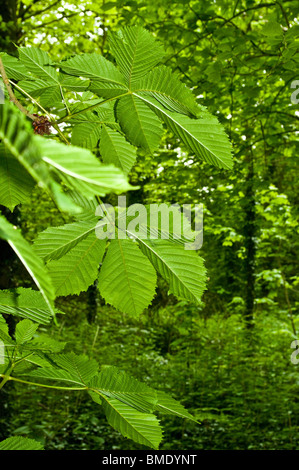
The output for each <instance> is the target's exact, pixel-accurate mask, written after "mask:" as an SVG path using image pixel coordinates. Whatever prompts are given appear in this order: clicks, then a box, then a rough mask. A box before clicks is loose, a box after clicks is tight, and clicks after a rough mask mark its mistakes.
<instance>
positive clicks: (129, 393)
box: [89, 366, 157, 413]
mask: <svg viewBox="0 0 299 470" xmlns="http://www.w3.org/2000/svg"><path fill="white" fill-rule="evenodd" d="M89 386H90V388H91V389H94V390H95V391H97V392H98V393H100V395H101V396H105V397H108V398H109V397H110V398H116V399H117V400H119V401H121V402H123V403H126V404H127V405H129V406H132V407H133V408H135V409H136V410H138V411H140V412H143V413H151V412H152V411H153V410H154V408H155V406H156V405H157V396H156V391H155V390H153V389H152V388H150V387H148V386H147V385H145V384H143V383H141V382H139V381H138V380H136V379H135V378H133V377H130V376H129V375H128V374H126V373H125V372H123V371H120V370H119V369H117V368H116V367H112V366H109V367H105V368H104V369H103V370H101V372H100V374H98V375H97V376H95V377H94V378H93V380H92V381H91V382H90V384H89ZM91 393H92V392H91ZM93 393H94V392H93ZM95 395H96V394H94V395H92V397H94V396H95Z"/></svg>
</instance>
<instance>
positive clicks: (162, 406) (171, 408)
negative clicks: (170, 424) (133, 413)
mask: <svg viewBox="0 0 299 470" xmlns="http://www.w3.org/2000/svg"><path fill="white" fill-rule="evenodd" d="M157 399H158V403H157V405H156V406H155V410H156V411H159V412H160V413H163V414H165V415H175V416H179V417H180V418H187V419H191V420H192V421H195V422H197V420H196V419H195V418H194V417H193V416H192V415H191V414H190V413H188V411H187V410H186V409H185V408H184V407H183V405H181V404H180V403H179V402H178V401H176V400H175V399H174V398H171V397H170V396H169V395H168V394H167V393H164V392H162V391H157Z"/></svg>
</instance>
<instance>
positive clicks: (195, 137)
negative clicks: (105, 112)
mask: <svg viewBox="0 0 299 470" xmlns="http://www.w3.org/2000/svg"><path fill="white" fill-rule="evenodd" d="M137 96H139V98H140V99H141V100H143V101H144V102H147V104H148V105H149V106H150V108H151V109H152V110H154V111H155V113H156V114H157V116H159V117H160V119H162V120H163V121H164V122H165V124H166V125H167V127H168V129H170V130H171V131H172V132H173V133H174V134H175V135H176V136H177V137H179V139H180V140H181V141H182V142H184V144H185V145H186V146H187V148H188V149H189V150H191V152H193V153H194V154H195V155H196V156H197V157H199V158H201V159H202V160H204V161H206V162H207V163H210V164H212V165H215V166H216V167H218V168H225V169H230V168H232V164H233V161H232V156H231V144H230V142H229V140H228V137H227V135H226V134H225V131H224V129H223V127H222V126H221V124H220V123H219V122H218V120H217V118H216V117H214V116H212V115H211V114H209V113H208V112H207V111H206V110H203V111H202V117H200V118H198V119H191V118H189V117H188V116H184V115H182V114H179V113H173V112H171V111H168V110H167V109H166V108H164V107H163V106H161V104H160V103H159V102H158V101H157V100H155V99H154V98H151V97H146V96H143V95H142V94H140V95H138V94H137Z"/></svg>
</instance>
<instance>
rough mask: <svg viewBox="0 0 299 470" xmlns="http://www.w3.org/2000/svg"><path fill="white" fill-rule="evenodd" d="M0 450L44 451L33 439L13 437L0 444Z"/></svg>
mask: <svg viewBox="0 0 299 470" xmlns="http://www.w3.org/2000/svg"><path fill="white" fill-rule="evenodd" d="M0 450H44V447H43V445H42V444H41V443H40V442H37V441H35V440H33V439H28V438H27V437H21V436H13V437H9V438H8V439H5V440H4V441H2V442H0Z"/></svg>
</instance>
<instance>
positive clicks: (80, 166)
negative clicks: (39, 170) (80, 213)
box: [36, 136, 133, 197]
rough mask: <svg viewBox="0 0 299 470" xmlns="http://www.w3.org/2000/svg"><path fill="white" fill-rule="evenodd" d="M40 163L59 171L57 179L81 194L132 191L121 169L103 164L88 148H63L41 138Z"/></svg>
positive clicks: (61, 145)
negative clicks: (41, 156) (41, 160)
mask: <svg viewBox="0 0 299 470" xmlns="http://www.w3.org/2000/svg"><path fill="white" fill-rule="evenodd" d="M36 137H37V136H36ZM39 146H40V149H41V152H42V155H43V161H44V162H46V163H47V164H48V165H49V166H50V168H53V169H55V170H57V171H58V173H59V175H60V177H61V178H62V179H63V180H64V181H65V182H66V183H67V184H68V185H70V186H71V188H73V189H76V190H79V191H80V192H81V193H82V194H83V195H86V196H92V197H93V196H94V195H105V194H107V193H108V192H111V191H114V192H123V191H128V190H129V189H133V186H131V185H130V184H129V183H128V181H127V178H126V177H125V175H124V174H123V173H122V172H121V170H120V169H118V168H116V167H113V166H112V165H111V166H106V165H102V164H101V163H100V162H99V160H97V158H96V157H95V156H94V155H93V154H92V153H91V152H90V151H89V150H87V149H82V148H79V147H75V146H71V147H70V146H66V145H64V144H60V143H58V142H54V141H52V140H51V141H49V140H47V139H43V138H40V139H39Z"/></svg>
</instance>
